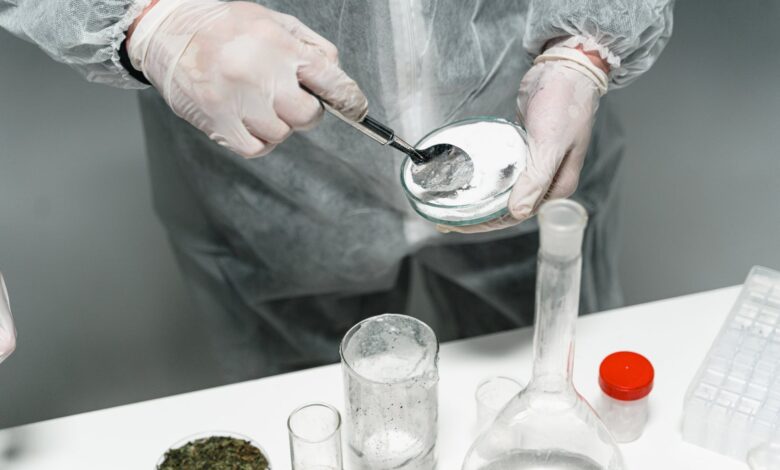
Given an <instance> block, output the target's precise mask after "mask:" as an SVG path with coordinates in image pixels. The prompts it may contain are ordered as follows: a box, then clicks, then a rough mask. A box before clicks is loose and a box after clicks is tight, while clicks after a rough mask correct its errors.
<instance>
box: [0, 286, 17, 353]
mask: <svg viewBox="0 0 780 470" xmlns="http://www.w3.org/2000/svg"><path fill="white" fill-rule="evenodd" d="M14 349H16V328H15V327H14V318H13V317H12V316H11V304H10V301H9V300H8V290H7V289H6V288H5V280H4V279H3V274H2V273H0V362H3V361H4V360H6V359H7V358H8V356H10V355H11V353H12V352H14Z"/></svg>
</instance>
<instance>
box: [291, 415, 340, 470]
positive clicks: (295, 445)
mask: <svg viewBox="0 0 780 470" xmlns="http://www.w3.org/2000/svg"><path fill="white" fill-rule="evenodd" d="M287 429H288V431H289V433H290V458H291V459H292V470H341V415H340V414H339V412H338V410H336V409H335V408H333V407H332V406H330V405H326V404H325V403H312V404H310V405H304V406H301V407H300V408H297V409H296V410H295V411H293V412H292V413H290V417H289V418H288V419H287Z"/></svg>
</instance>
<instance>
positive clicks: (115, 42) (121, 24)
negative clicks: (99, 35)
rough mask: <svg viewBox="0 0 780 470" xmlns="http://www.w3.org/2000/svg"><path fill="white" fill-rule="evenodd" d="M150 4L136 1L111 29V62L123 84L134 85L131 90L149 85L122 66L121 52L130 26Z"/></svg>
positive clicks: (144, 1)
mask: <svg viewBox="0 0 780 470" xmlns="http://www.w3.org/2000/svg"><path fill="white" fill-rule="evenodd" d="M150 2H151V0H136V1H134V2H133V4H132V5H131V6H130V7H129V8H128V9H127V12H126V13H125V14H124V16H122V17H121V18H120V19H119V21H117V22H116V23H115V24H114V25H113V27H112V28H111V29H112V32H111V37H112V40H111V62H112V64H113V65H114V67H115V68H116V70H117V72H118V73H119V75H120V78H121V82H124V83H126V84H134V85H132V86H130V87H129V88H145V87H147V86H148V84H147V83H144V82H143V81H140V80H138V79H137V78H136V77H135V76H133V74H132V73H130V71H129V70H128V69H127V68H126V67H125V65H124V64H122V57H121V52H120V50H121V48H122V44H123V43H124V42H125V38H126V35H127V34H126V33H127V30H128V29H129V28H130V25H131V24H133V21H135V19H136V18H137V17H138V15H140V14H141V12H142V11H144V9H145V8H146V7H147V6H149V3H150Z"/></svg>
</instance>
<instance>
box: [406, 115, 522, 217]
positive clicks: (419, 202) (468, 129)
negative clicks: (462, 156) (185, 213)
mask: <svg viewBox="0 0 780 470" xmlns="http://www.w3.org/2000/svg"><path fill="white" fill-rule="evenodd" d="M440 143H449V144H453V145H456V146H458V147H460V148H462V149H463V150H464V151H466V153H468V154H469V156H470V157H471V159H472V161H473V162H474V177H473V179H472V184H471V185H469V186H467V187H465V188H460V189H458V190H455V191H448V192H432V191H426V190H425V189H424V188H422V187H420V186H419V185H417V184H416V183H415V182H414V180H413V178H412V171H411V169H412V165H414V163H412V161H411V160H410V159H409V158H406V159H404V162H403V163H402V164H401V186H403V188H404V194H406V197H407V199H408V200H409V203H410V204H411V205H412V207H413V208H414V210H415V211H416V212H417V213H418V214H420V215H421V216H422V217H423V218H425V219H428V220H430V221H431V222H435V223H437V224H445V225H453V226H463V225H474V224H479V223H482V222H486V221H488V220H492V219H495V218H498V217H501V216H503V215H504V214H506V213H507V203H508V201H509V193H511V192H512V186H513V185H514V183H515V181H516V180H517V177H518V176H519V175H520V173H522V171H523V170H524V169H525V166H526V161H527V159H528V140H527V137H526V132H525V130H524V129H523V128H522V127H520V126H519V125H517V124H515V123H512V122H509V121H507V120H506V119H501V118H497V117H490V116H478V117H472V118H467V119H462V120H460V121H455V122H452V123H450V124H447V125H446V126H443V127H440V128H438V129H435V130H433V131H431V132H430V133H428V134H427V135H426V136H425V137H423V138H422V139H420V141H419V142H417V144H416V145H415V147H416V148H426V147H430V146H431V145H435V144H440Z"/></svg>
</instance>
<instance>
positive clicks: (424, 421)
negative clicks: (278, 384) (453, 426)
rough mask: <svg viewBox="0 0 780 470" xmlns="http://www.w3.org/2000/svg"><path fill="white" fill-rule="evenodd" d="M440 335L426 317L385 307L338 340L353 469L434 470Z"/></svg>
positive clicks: (349, 453)
mask: <svg viewBox="0 0 780 470" xmlns="http://www.w3.org/2000/svg"><path fill="white" fill-rule="evenodd" d="M438 352H439V343H438V341H437V340H436V335H435V334H434V333H433V331H432V330H431V329H430V327H428V325H426V324H425V323H423V322H421V321H419V320H417V319H414V318H412V317H408V316H405V315H395V314H385V315H380V316H377V317H373V318H369V319H367V320H364V321H363V322H361V323H359V324H357V325H355V326H354V327H353V328H352V329H351V330H350V331H349V332H348V333H347V334H346V336H345V337H344V340H343V341H342V343H341V361H342V362H341V363H342V369H343V372H344V386H345V397H346V409H345V412H346V423H345V425H346V432H347V437H346V439H347V465H348V468H350V470H369V469H370V470H386V469H396V470H433V469H434V468H435V467H436V436H437V426H438V399H437V384H438V381H439V375H438V369H437V362H438Z"/></svg>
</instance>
